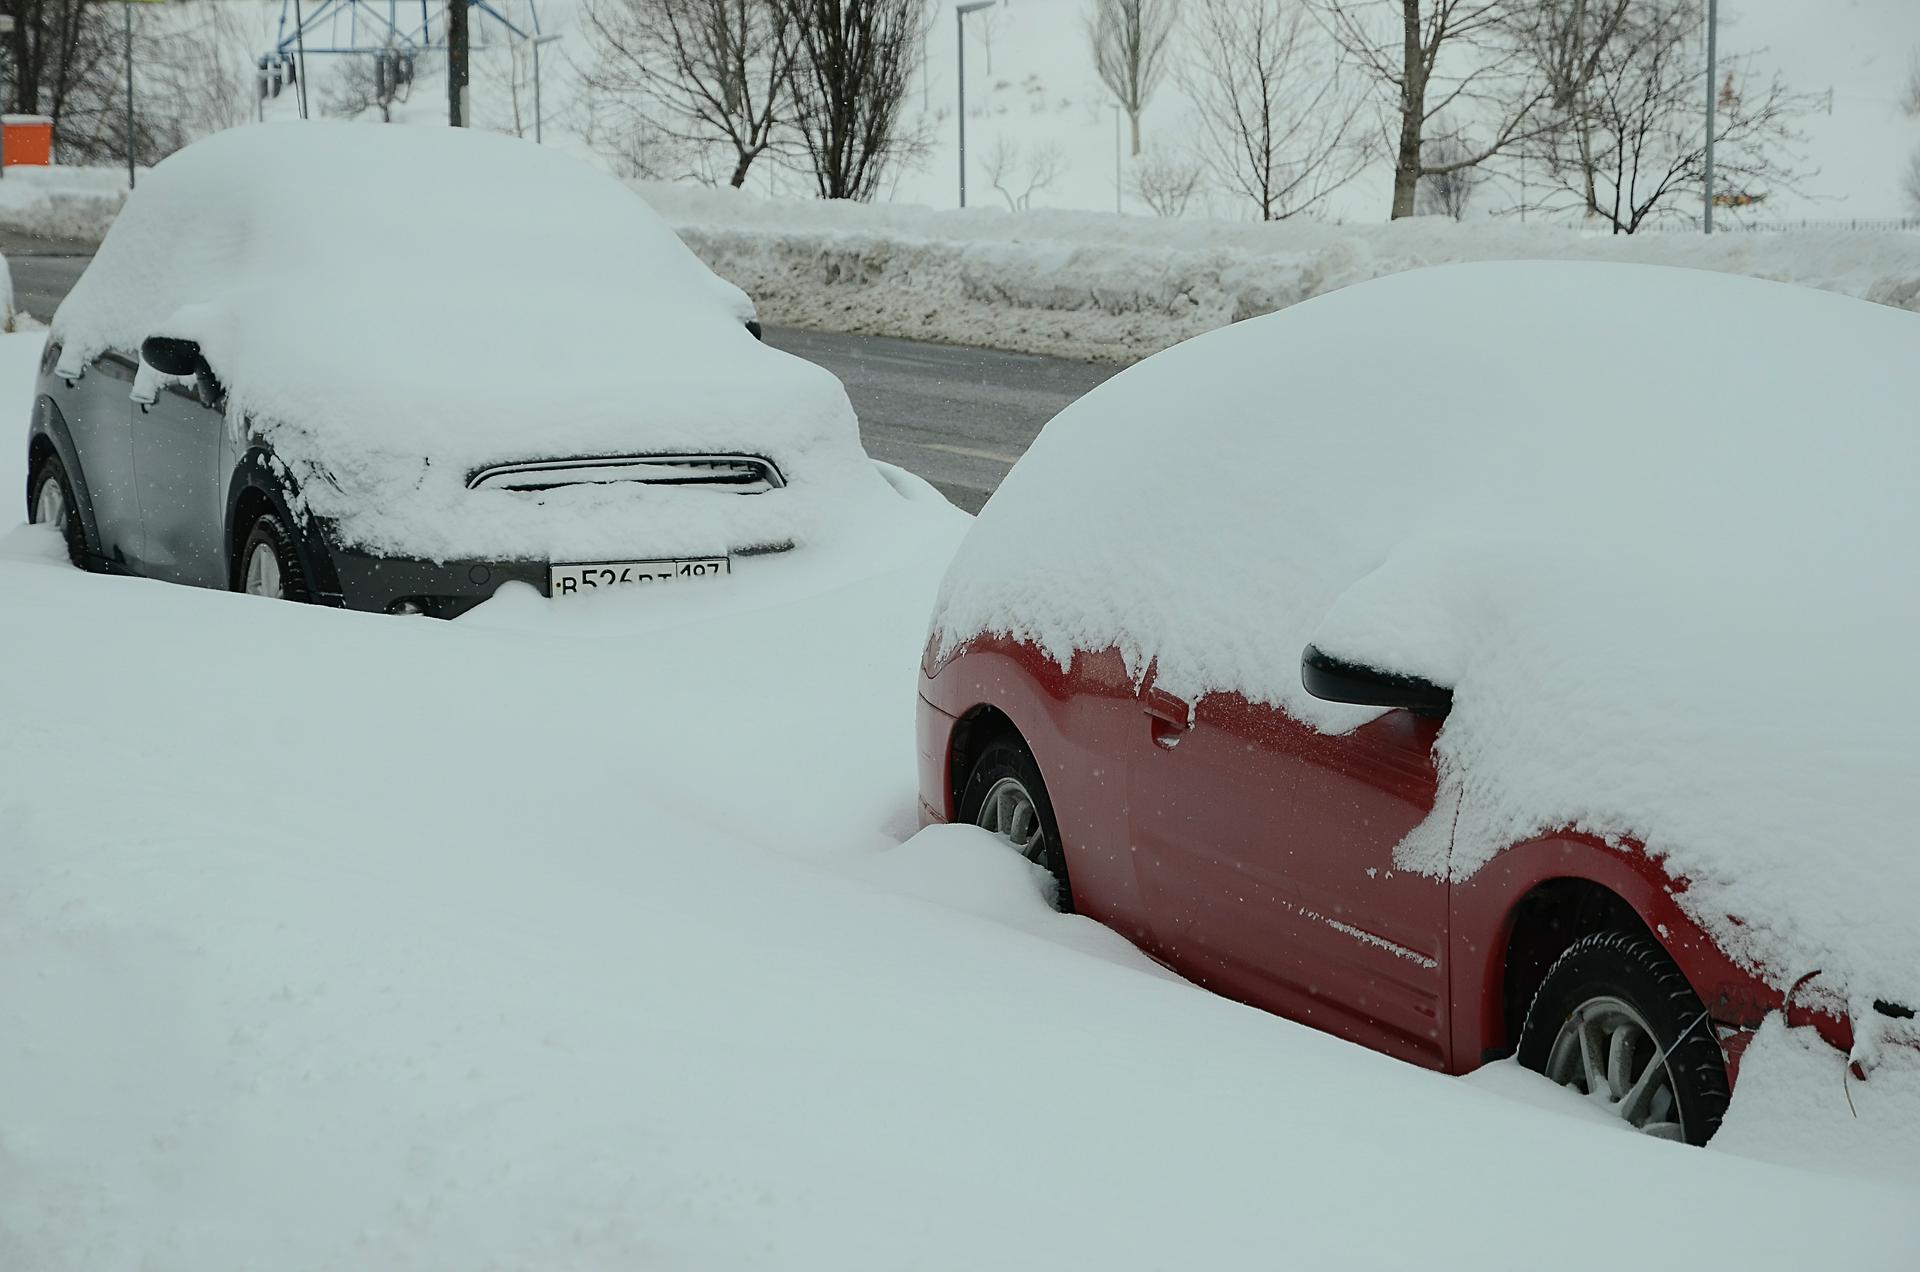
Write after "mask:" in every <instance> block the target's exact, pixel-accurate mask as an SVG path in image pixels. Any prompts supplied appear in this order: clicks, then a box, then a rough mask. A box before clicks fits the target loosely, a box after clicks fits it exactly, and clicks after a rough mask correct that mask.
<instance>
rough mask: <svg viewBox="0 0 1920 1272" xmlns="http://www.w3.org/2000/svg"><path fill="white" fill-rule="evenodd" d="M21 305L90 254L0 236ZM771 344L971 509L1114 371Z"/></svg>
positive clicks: (866, 433)
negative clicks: (1065, 410) (800, 361)
mask: <svg viewBox="0 0 1920 1272" xmlns="http://www.w3.org/2000/svg"><path fill="white" fill-rule="evenodd" d="M0 252H4V253H5V254H6V257H7V263H8V265H9V266H11V268H12V270H13V303H14V305H15V306H16V307H17V308H21V309H25V310H26V311H27V312H28V313H30V314H32V315H33V316H34V317H36V318H40V319H43V320H44V319H47V318H51V317H52V316H53V311H54V309H55V308H57V307H58V306H59V304H60V301H61V299H62V298H64V297H65V296H66V294H67V291H68V290H69V289H70V288H71V287H72V286H73V283H74V280H75V279H77V278H79V277H80V271H81V270H83V269H85V268H86V266H87V260H88V257H87V255H86V249H85V248H84V247H79V246H75V245H63V244H46V243H34V242H29V241H24V240H21V239H18V238H12V239H9V238H5V237H0ZM767 343H769V344H771V345H774V346H775V347H777V348H781V349H785V350H787V351H788V352H789V353H794V354H798V355H799V356H800V357H803V358H806V359H808V360H810V361H813V362H817V363H819V364H820V365H821V366H823V367H825V368H826V369H827V370H829V371H831V372H833V373H834V374H835V375H837V376H839V377H840V379H841V381H842V382H843V383H844V384H845V385H846V386H847V393H848V395H849V396H850V397H852V399H853V405H854V409H855V410H856V411H858V412H859V414H860V436H861V440H862V441H864V442H865V443H866V447H867V453H868V454H870V455H872V456H873V457H874V458H876V459H884V460H886V461H887V462H889V463H893V464H898V465H900V467H902V468H905V469H907V470H908V471H909V472H914V473H918V474H919V475H920V476H922V477H924V478H926V479H927V480H928V481H930V482H932V483H933V484H934V486H935V487H937V488H938V489H939V490H940V491H941V493H942V494H944V495H946V496H947V498H949V499H951V500H953V502H954V503H956V504H958V505H959V506H960V507H962V508H965V509H966V510H967V511H968V512H978V511H980V505H982V504H984V503H985V502H986V501H987V496H988V495H990V494H992V493H993V491H994V489H995V487H997V486H999V484H1000V479H1001V478H1003V477H1005V476H1006V475H1007V470H1008V469H1009V468H1011V467H1012V466H1013V462H1014V461H1015V460H1016V459H1018V458H1020V456H1021V455H1022V454H1023V453H1025V451H1026V449H1027V446H1028V444H1029V443H1031V442H1032V441H1033V439H1034V436H1035V435H1036V434H1038V433H1039V431H1040V426H1041V425H1043V424H1045V423H1046V422H1047V421H1048V420H1050V419H1052V418H1053V416H1054V414H1055V413H1056V412H1058V411H1059V410H1060V408H1061V407H1063V406H1065V405H1066V404H1067V403H1069V402H1071V401H1073V400H1074V399H1075V398H1077V397H1079V396H1080V395H1081V394H1082V393H1085V392H1086V391H1087V390H1088V389H1091V388H1092V387H1093V386H1094V385H1096V384H1098V383H1100V382H1101V381H1102V380H1104V379H1106V378H1107V377H1108V376H1110V375H1112V374H1113V373H1114V372H1115V370H1117V368H1115V367H1109V366H1099V365H1096V364H1094V363H1087V362H1067V361H1063V360H1061V359H1058V358H1036V357H1031V356H1029V355H1026V354H1019V353H1000V352H997V351H995V350H991V349H969V348H965V347H962V346H959V345H940V344H926V343H924V342H921V341H916V340H890V339H887V338H884V337H880V336H852V335H839V334H834V333H830V332H821V331H798V330H794V329H792V328H786V327H775V328H771V329H769V330H768V332H767Z"/></svg>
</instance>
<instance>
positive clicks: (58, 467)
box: [27, 454, 87, 570]
mask: <svg viewBox="0 0 1920 1272" xmlns="http://www.w3.org/2000/svg"><path fill="white" fill-rule="evenodd" d="M49 481H57V482H59V483H60V488H61V490H62V491H63V492H64V493H65V494H66V497H67V519H66V524H65V525H63V526H61V527H60V534H61V537H62V538H64V539H65V540H66V543H67V559H68V560H69V561H71V562H73V564H75V565H77V566H79V567H80V568H81V569H83V570H84V569H86V568H87V540H86V533H85V531H83V530H82V529H81V526H80V501H79V500H78V499H76V498H75V497H74V493H73V479H72V478H70V477H68V476H67V466H66V465H65V464H63V463H61V462H60V456H58V455H53V454H50V455H47V456H45V457H44V458H42V459H41V461H40V463H39V464H38V466H36V467H35V468H34V470H33V479H32V480H31V481H29V482H28V483H27V515H28V516H29V517H31V516H32V515H33V508H34V505H36V504H38V503H39V502H40V491H41V490H42V489H43V488H44V487H45V486H46V484H47V483H48V482H49Z"/></svg>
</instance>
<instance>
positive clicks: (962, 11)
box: [953, 0, 998, 208]
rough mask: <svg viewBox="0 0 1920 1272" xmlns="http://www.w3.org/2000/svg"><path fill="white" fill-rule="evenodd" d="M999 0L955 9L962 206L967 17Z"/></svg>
mask: <svg viewBox="0 0 1920 1272" xmlns="http://www.w3.org/2000/svg"><path fill="white" fill-rule="evenodd" d="M996 3H998V0H968V3H965V4H957V5H955V6H954V7H953V25H954V31H955V32H956V34H957V35H958V36H959V48H960V206H961V207H963V208H964V207H966V206H967V15H968V14H969V13H974V12H976V11H978V10H980V9H988V8H992V7H993V5H995V4H996Z"/></svg>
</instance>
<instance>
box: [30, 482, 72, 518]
mask: <svg viewBox="0 0 1920 1272" xmlns="http://www.w3.org/2000/svg"><path fill="white" fill-rule="evenodd" d="M66 522H67V492H66V488H65V487H63V486H62V485H61V484H60V483H59V482H57V481H51V480H49V481H43V482H41V483H40V493H39V494H37V495H35V496H34V500H33V524H34V525H36V526H64V525H65V524H66Z"/></svg>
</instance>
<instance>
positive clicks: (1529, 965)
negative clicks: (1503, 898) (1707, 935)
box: [1487, 875, 1672, 1055]
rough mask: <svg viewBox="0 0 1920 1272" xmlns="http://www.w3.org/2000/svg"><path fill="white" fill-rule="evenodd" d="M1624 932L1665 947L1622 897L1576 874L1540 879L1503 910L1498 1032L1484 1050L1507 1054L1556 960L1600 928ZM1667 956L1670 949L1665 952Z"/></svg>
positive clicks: (1645, 921) (1498, 964)
mask: <svg viewBox="0 0 1920 1272" xmlns="http://www.w3.org/2000/svg"><path fill="white" fill-rule="evenodd" d="M1606 931H1627V932H1632V933H1635V934H1639V935H1644V936H1646V937H1647V938H1648V939H1649V940H1651V941H1653V942H1654V943H1655V944H1656V945H1659V946H1660V947H1661V948H1662V949H1666V942H1664V941H1662V940H1661V939H1660V937H1659V935H1658V934H1657V933H1656V932H1655V931H1654V929H1653V925H1652V924H1650V923H1649V922H1648V921H1647V920H1646V918H1645V917H1644V916H1642V915H1641V913H1640V912H1639V911H1638V910H1637V909H1635V908H1634V906H1633V905H1632V903H1630V902H1629V901H1628V900H1627V899H1626V898H1625V897H1624V896H1622V895H1620V893H1618V892H1616V891H1614V890H1613V889H1612V888H1610V887H1608V886H1607V885H1605V884H1603V883H1598V882H1596V881H1594V880H1593V879H1590V878H1586V877H1584V876H1580V875H1562V876H1558V877H1555V878H1551V879H1546V880H1542V881H1541V882H1539V883H1536V884H1535V885H1534V886H1533V887H1531V888H1529V889H1528V890H1527V891H1526V892H1525V893H1524V894H1523V895H1522V896H1521V897H1520V898H1519V900H1517V901H1515V902H1514V903H1513V905H1512V906H1511V907H1510V908H1509V909H1508V911H1507V917H1506V922H1505V924H1504V926H1503V930H1502V940H1501V941H1500V942H1499V947H1500V958H1499V961H1498V963H1497V967H1498V970H1499V977H1500V1000H1499V1001H1500V1013H1499V1017H1498V1021H1497V1023H1498V1026H1499V1029H1500V1036H1499V1039H1498V1041H1497V1042H1493V1043H1492V1044H1491V1045H1490V1046H1489V1047H1488V1048H1487V1051H1489V1052H1491V1053H1497V1054H1502V1055H1505V1054H1511V1053H1512V1050H1513V1048H1514V1046H1515V1044H1516V1042H1517V1041H1518V1039H1519V1037H1520V1026H1521V1023H1522V1022H1523V1021H1524V1020H1525V1019H1526V1014H1527V1008H1528V1007H1529V1006H1531V1005H1532V1003H1533V998H1534V995H1535V993H1537V992H1538V990H1539V988H1540V986H1541V984H1542V983H1544V982H1545V980H1546V976H1547V972H1548V970H1549V969H1551V968H1552V966H1553V964H1554V963H1555V961H1557V960H1558V959H1559V957H1560V956H1561V955H1562V954H1564V953H1566V952H1567V951H1568V950H1569V949H1571V948H1573V946H1574V945H1575V944H1576V943H1578V942H1579V941H1581V940H1582V939H1584V938H1585V937H1588V936H1591V935H1594V934H1595V933H1599V932H1606ZM1668 954H1669V956H1671V954H1672V951H1670V950H1669V951H1668Z"/></svg>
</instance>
